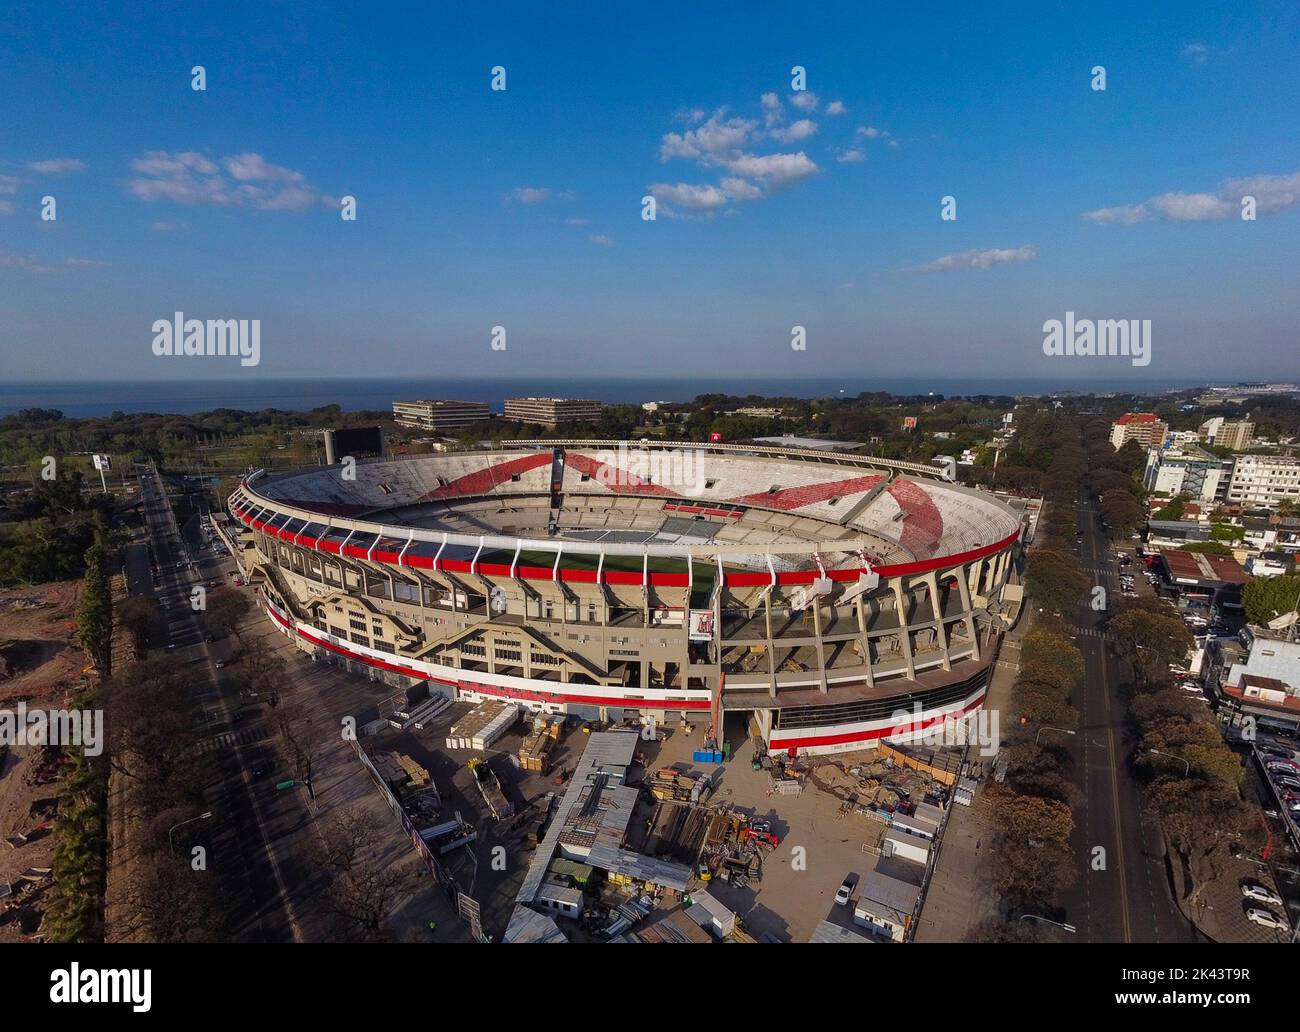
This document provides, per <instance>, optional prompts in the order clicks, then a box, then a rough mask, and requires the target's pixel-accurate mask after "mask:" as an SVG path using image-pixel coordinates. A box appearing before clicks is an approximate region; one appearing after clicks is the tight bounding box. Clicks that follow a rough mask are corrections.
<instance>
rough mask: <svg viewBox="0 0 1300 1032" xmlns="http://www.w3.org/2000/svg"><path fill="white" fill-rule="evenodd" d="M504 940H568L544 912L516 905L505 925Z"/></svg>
mask: <svg viewBox="0 0 1300 1032" xmlns="http://www.w3.org/2000/svg"><path fill="white" fill-rule="evenodd" d="M503 941H505V942H568V941H569V940H568V939H566V938H565V937H564V933H563V932H562V931H560V926H559V925H557V924H556V923H555V921H554V920H552V919H551V918H550V917H548V916H547V915H546V914H539V913H538V912H537V911H536V910H529V909H528V908H527V907H524V906H516V907H515V910H514V913H512V914H511V915H510V924H508V925H507V926H506V934H505V938H504V940H503Z"/></svg>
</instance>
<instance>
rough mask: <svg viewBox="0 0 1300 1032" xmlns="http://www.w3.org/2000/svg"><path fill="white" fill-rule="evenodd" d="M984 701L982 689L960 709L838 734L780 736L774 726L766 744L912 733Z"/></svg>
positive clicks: (791, 745) (810, 744)
mask: <svg viewBox="0 0 1300 1032" xmlns="http://www.w3.org/2000/svg"><path fill="white" fill-rule="evenodd" d="M983 702H984V691H983V690H981V691H980V693H979V694H978V695H977V696H976V697H975V699H974V700H973V701H971V702H969V703H967V704H966V705H965V706H963V707H962V708H961V709H958V710H950V711H948V712H946V713H940V714H938V715H936V716H933V717H927V718H925V719H924V720H921V721H913V722H912V723H910V724H908V725H907V726H906V727H903V726H902V725H899V724H893V725H890V726H889V727H877V728H868V729H867V730H866V731H849V732H846V733H844V734H840V735H806V736H804V737H803V738H782V737H781V729H780V728H776V729H775V730H773V731H772V734H771V736H770V738H769V740H768V746H769V747H770V748H771V749H773V750H776V749H812V748H814V747H816V746H827V745H846V744H847V743H849V742H870V741H873V740H875V739H878V738H889V737H891V736H893V735H897V734H914V733H915V732H917V731H924V730H925V729H926V728H928V727H933V726H934V725H935V724H941V723H943V721H945V720H952V719H954V718H956V717H964V716H965V715H966V714H967V713H970V712H971V711H972V710H977V709H979V707H980V705H981V704H982V703H983Z"/></svg>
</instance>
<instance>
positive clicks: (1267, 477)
mask: <svg viewBox="0 0 1300 1032" xmlns="http://www.w3.org/2000/svg"><path fill="white" fill-rule="evenodd" d="M1288 500H1289V501H1292V502H1300V459H1296V458H1291V457H1289V456H1280V455H1238V456H1237V458H1236V459H1235V460H1233V466H1232V479H1231V481H1230V482H1229V484H1228V501H1229V502H1236V503H1237V504H1239V505H1244V506H1248V507H1256V506H1263V507H1266V508H1270V509H1272V508H1276V507H1277V505H1278V504H1279V503H1281V502H1284V501H1288Z"/></svg>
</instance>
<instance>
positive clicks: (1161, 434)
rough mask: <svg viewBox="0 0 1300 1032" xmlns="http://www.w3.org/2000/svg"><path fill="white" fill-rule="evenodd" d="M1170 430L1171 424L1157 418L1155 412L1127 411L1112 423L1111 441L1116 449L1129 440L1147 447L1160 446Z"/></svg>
mask: <svg viewBox="0 0 1300 1032" xmlns="http://www.w3.org/2000/svg"><path fill="white" fill-rule="evenodd" d="M1168 432H1169V425H1168V424H1167V423H1165V422H1164V421H1163V420H1161V419H1157V418H1156V414H1155V413H1154V412H1125V413H1124V414H1123V415H1122V416H1120V417H1119V419H1117V420H1115V422H1113V423H1112V424H1111V425H1110V443H1111V446H1112V447H1114V448H1115V450H1116V451H1118V450H1119V449H1120V448H1123V447H1124V445H1126V444H1128V442H1129V441H1137V443H1138V444H1140V445H1143V446H1144V447H1146V448H1159V447H1160V446H1161V445H1162V444H1164V443H1165V434H1167V433H1168Z"/></svg>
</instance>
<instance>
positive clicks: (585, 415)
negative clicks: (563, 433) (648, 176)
mask: <svg viewBox="0 0 1300 1032" xmlns="http://www.w3.org/2000/svg"><path fill="white" fill-rule="evenodd" d="M505 417H506V419H514V420H518V421H519V422H520V423H541V424H542V425H543V426H549V427H556V426H558V425H559V424H561V423H595V422H598V421H599V420H600V402H598V401H591V400H588V399H584V398H506V409H505Z"/></svg>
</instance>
